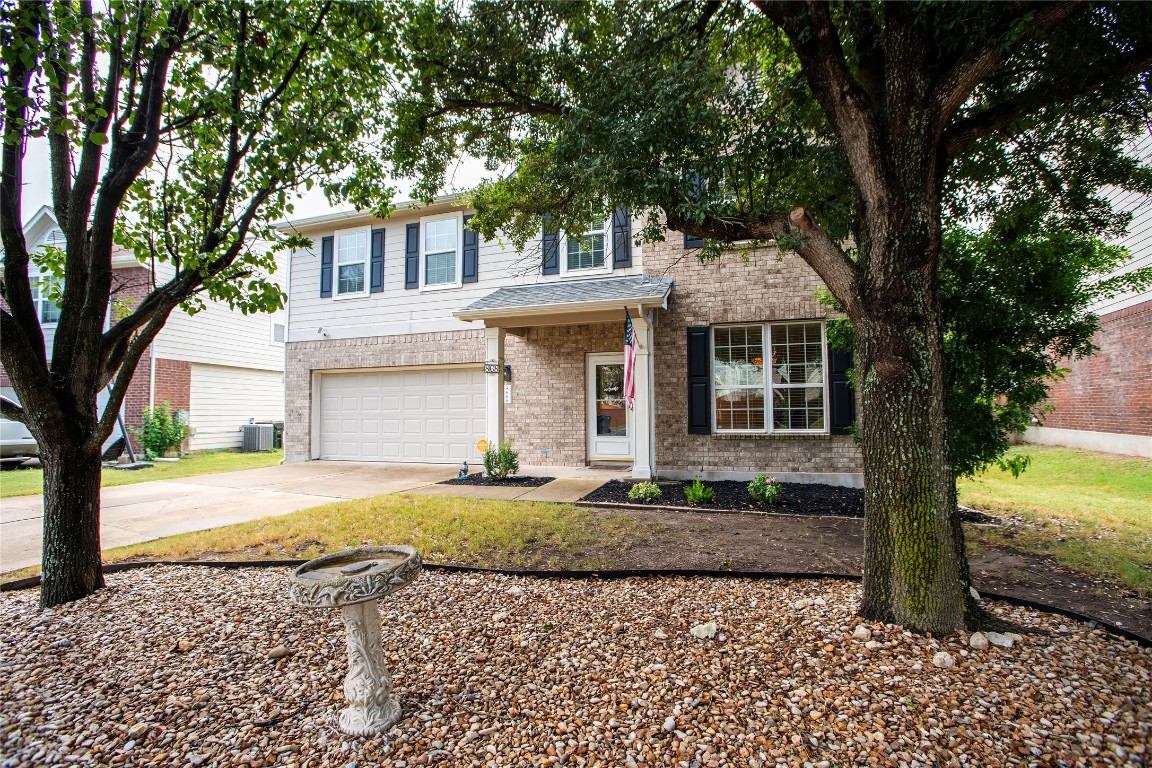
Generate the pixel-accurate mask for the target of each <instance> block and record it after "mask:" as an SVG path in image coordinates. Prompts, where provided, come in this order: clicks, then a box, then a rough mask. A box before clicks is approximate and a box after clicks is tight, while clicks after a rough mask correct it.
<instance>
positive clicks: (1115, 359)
mask: <svg viewBox="0 0 1152 768" xmlns="http://www.w3.org/2000/svg"><path fill="white" fill-rule="evenodd" d="M1092 341H1093V343H1094V344H1095V345H1096V346H1097V347H1099V350H1098V351H1096V352H1094V353H1093V354H1091V355H1089V356H1088V357H1087V358H1084V359H1082V360H1066V361H1065V362H1064V363H1063V364H1062V365H1063V367H1065V368H1069V369H1071V372H1070V373H1069V374H1068V376H1067V377H1066V378H1064V379H1063V380H1062V381H1059V382H1057V383H1056V384H1054V385H1053V386H1052V388H1051V390H1050V392H1049V395H1048V404H1049V405H1051V406H1052V411H1051V412H1050V413H1047V414H1045V415H1044V416H1043V418H1042V419H1041V421H1042V425H1043V426H1045V427H1055V428H1057V429H1077V430H1087V431H1091V432H1111V433H1114V434H1122V435H1152V301H1145V302H1143V303H1142V304H1137V305H1135V306H1131V307H1127V308H1125V309H1121V310H1119V311H1116V312H1111V313H1109V314H1107V315H1103V316H1102V317H1101V318H1100V330H1098V331H1097V332H1096V336H1095V337H1093V339H1092Z"/></svg>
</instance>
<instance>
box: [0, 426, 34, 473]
mask: <svg viewBox="0 0 1152 768" xmlns="http://www.w3.org/2000/svg"><path fill="white" fill-rule="evenodd" d="M39 455H40V447H39V446H38V445H36V438H34V437H32V433H31V432H29V431H28V427H26V426H24V425H23V424H21V423H20V422H18V421H12V420H11V419H6V418H3V417H0V464H2V465H4V466H15V465H17V464H23V463H24V462H25V461H27V460H28V459H30V458H32V457H33V456H39Z"/></svg>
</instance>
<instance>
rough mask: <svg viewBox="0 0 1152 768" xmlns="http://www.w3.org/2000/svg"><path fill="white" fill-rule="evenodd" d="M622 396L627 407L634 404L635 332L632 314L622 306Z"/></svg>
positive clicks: (632, 406) (631, 406)
mask: <svg viewBox="0 0 1152 768" xmlns="http://www.w3.org/2000/svg"><path fill="white" fill-rule="evenodd" d="M624 398H625V399H626V400H627V401H628V409H629V410H632V409H633V408H635V406H636V333H635V332H634V331H633V330H632V316H631V315H629V314H628V308H627V307H625V308H624Z"/></svg>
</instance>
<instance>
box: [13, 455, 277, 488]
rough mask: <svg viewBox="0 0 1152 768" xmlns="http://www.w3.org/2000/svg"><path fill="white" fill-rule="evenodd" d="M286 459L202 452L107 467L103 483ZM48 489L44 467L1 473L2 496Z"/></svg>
mask: <svg viewBox="0 0 1152 768" xmlns="http://www.w3.org/2000/svg"><path fill="white" fill-rule="evenodd" d="M282 458H284V451H270V452H268V453H240V452H239V451H201V452H199V453H191V454H188V455H186V456H184V457H183V458H181V459H180V461H176V462H161V463H157V464H155V465H154V466H152V467H150V468H148V469H137V470H131V471H129V470H124V469H107V468H106V469H104V472H103V474H102V477H101V482H100V484H101V485H102V486H104V487H105V488H107V487H109V486H113V485H128V484H130V483H143V482H147V481H149V480H174V479H176V478H178V477H192V476H193V475H210V474H212V473H214V472H236V471H238V470H241V469H257V468H259V467H271V466H273V465H274V464H276V463H277V462H279V461H280V459H282ZM43 492H44V472H43V470H40V469H10V470H5V471H3V472H0V498H7V497H9V496H31V495H34V494H39V493H43Z"/></svg>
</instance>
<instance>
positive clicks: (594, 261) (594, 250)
mask: <svg viewBox="0 0 1152 768" xmlns="http://www.w3.org/2000/svg"><path fill="white" fill-rule="evenodd" d="M566 241H567V251H568V252H567V259H566V261H565V271H567V272H574V271H577V270H581V269H603V268H604V232H603V231H599V232H585V233H584V234H583V235H581V236H579V237H575V236H569V237H568V238H566Z"/></svg>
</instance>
